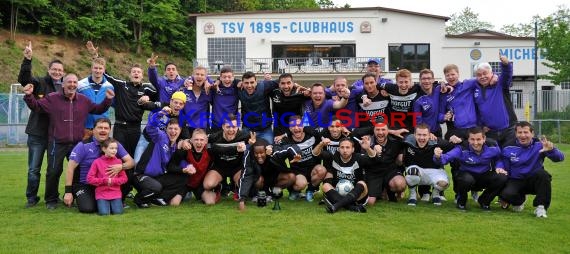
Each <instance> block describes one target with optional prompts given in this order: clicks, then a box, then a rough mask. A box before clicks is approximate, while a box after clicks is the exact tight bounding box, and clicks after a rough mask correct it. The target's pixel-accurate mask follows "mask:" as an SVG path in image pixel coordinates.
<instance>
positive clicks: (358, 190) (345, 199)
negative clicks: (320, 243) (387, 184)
mask: <svg viewBox="0 0 570 254" xmlns="http://www.w3.org/2000/svg"><path fill="white" fill-rule="evenodd" d="M360 145H361V146H362V149H364V150H365V151H366V153H367V155H368V156H366V155H364V154H360V153H354V143H353V141H352V140H351V139H349V138H344V139H342V140H341V141H340V143H339V148H338V151H337V152H335V153H334V155H332V158H331V157H330V153H328V152H322V153H320V154H317V155H322V156H323V157H324V160H325V162H326V164H327V169H328V172H327V174H326V177H325V180H324V181H323V182H324V184H323V191H324V193H325V198H324V202H325V205H326V207H325V208H326V210H327V212H329V213H335V212H337V211H339V210H340V209H342V208H346V209H348V210H350V211H354V212H361V213H365V212H366V208H364V206H363V205H362V203H363V202H365V201H366V200H367V195H368V187H367V186H366V183H365V182H364V170H363V168H362V167H366V166H368V165H371V164H373V163H378V160H380V159H379V158H378V157H376V150H374V149H372V148H371V147H370V138H369V137H368V136H364V137H362V141H361V143H360ZM327 157H328V158H327ZM340 181H350V182H351V183H352V185H353V186H354V188H353V189H352V190H350V191H348V193H346V194H345V195H344V196H343V195H341V194H340V193H339V191H337V190H336V189H335V186H336V185H337V184H338V183H339V182H340ZM344 191H346V190H341V192H344ZM357 201H363V202H357Z"/></svg>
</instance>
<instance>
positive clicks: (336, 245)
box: [0, 145, 570, 253]
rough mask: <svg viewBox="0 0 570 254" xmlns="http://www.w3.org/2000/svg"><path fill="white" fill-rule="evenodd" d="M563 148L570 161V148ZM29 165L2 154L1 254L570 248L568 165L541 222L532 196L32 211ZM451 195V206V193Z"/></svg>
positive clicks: (561, 167) (555, 170) (562, 166)
mask: <svg viewBox="0 0 570 254" xmlns="http://www.w3.org/2000/svg"><path fill="white" fill-rule="evenodd" d="M560 147H561V148H562V150H563V151H564V152H565V154H566V155H567V156H568V154H569V152H570V146H568V145H564V146H560ZM26 161H27V157H26V153H25V152H0V168H1V169H2V177H0V186H2V191H1V192H0V202H1V203H0V205H1V207H2V208H1V209H0V213H1V214H0V224H1V226H2V230H0V253H60V252H71V253H95V252H98V253H101V252H102V253H121V252H124V253H147V252H161V253H170V252H187V253H396V252H397V253H435V252H438V253H568V252H570V247H568V243H567V239H568V235H569V233H568V232H569V230H568V229H570V227H569V226H568V225H570V202H569V201H570V170H568V169H569V168H570V167H569V166H570V163H569V162H568V160H566V161H564V162H562V163H557V164H556V163H551V162H550V161H549V162H548V163H546V167H547V169H548V171H549V172H550V173H551V174H552V176H553V183H552V185H553V196H552V207H551V209H550V210H549V211H548V218H546V219H537V218H535V217H534V215H533V211H534V209H533V208H532V203H531V202H529V201H532V197H531V199H530V200H527V203H526V208H525V210H524V211H523V212H522V213H513V212H511V211H510V210H501V209H500V208H498V207H497V205H494V206H493V207H492V208H494V210H493V211H492V212H491V213H485V212H482V211H480V210H479V209H478V207H477V206H475V204H474V203H473V201H472V200H470V201H469V204H468V206H469V207H468V209H469V210H468V211H467V212H460V211H458V210H457V209H456V208H455V207H454V204H453V201H447V202H444V205H443V206H441V207H433V205H431V204H429V203H424V202H420V203H419V204H418V206H417V207H415V208H413V207H408V206H407V205H406V204H405V202H400V203H388V202H385V201H383V202H380V203H378V204H377V205H376V206H374V207H369V208H368V213H365V214H357V213H352V212H348V211H343V212H339V213H336V214H327V213H326V212H325V209H324V207H323V206H319V205H318V204H317V202H316V201H315V202H313V203H307V202H305V201H289V200H288V199H283V200H282V201H281V207H282V210H281V211H273V210H272V209H271V207H272V205H273V204H272V203H271V204H270V205H268V206H267V207H265V208H258V207H256V206H255V204H253V203H249V204H248V207H247V210H246V211H245V212H239V211H238V210H237V209H236V208H237V205H236V203H235V202H234V201H232V200H231V199H226V200H224V201H222V203H221V204H219V205H216V206H213V207H206V206H204V205H202V204H201V203H198V202H196V201H192V202H190V203H184V205H182V206H181V207H176V208H174V207H165V208H163V207H152V208H150V209H145V210H140V209H137V208H129V209H127V210H126V211H125V214H123V215H120V216H107V217H101V216H98V215H95V214H90V215H86V214H80V213H78V212H77V210H76V209H75V208H73V209H68V208H61V207H60V208H58V209H56V210H55V211H48V210H47V209H46V208H45V206H44V203H43V200H42V201H41V202H40V205H38V206H36V207H34V208H30V209H24V203H25V197H24V193H25V185H26V174H27V172H26V171H27V169H26V165H27V162H26ZM44 168H45V165H44ZM44 173H45V171H44V170H42V182H41V186H40V196H42V197H43V188H44V180H45V179H44V175H43V174H44ZM62 183H63V180H62ZM62 185H63V184H62ZM61 192H63V188H62V189H61ZM446 196H447V198H448V199H449V200H452V196H453V193H452V191H451V190H450V191H447V192H446ZM319 199H320V196H318V197H317V200H319ZM131 207H133V205H132V204H131ZM564 239H566V240H564Z"/></svg>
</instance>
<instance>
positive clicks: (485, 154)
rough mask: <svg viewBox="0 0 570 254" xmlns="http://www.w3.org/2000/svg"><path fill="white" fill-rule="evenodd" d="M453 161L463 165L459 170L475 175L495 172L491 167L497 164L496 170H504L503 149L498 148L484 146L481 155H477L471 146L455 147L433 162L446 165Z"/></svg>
mask: <svg viewBox="0 0 570 254" xmlns="http://www.w3.org/2000/svg"><path fill="white" fill-rule="evenodd" d="M453 160H457V161H459V163H460V164H461V166H460V168H459V170H462V171H467V172H470V173H475V174H482V173H485V172H487V171H489V170H494V168H491V165H492V164H493V163H495V165H496V168H504V165H503V161H502V160H501V149H500V148H499V147H498V146H488V145H486V144H485V145H483V149H482V151H481V154H477V153H475V151H473V148H471V146H470V145H467V146H460V145H458V146H455V148H453V149H451V151H449V152H447V153H445V154H442V155H441V158H440V159H439V160H438V159H436V158H435V155H434V157H433V161H434V162H436V163H441V165H445V164H447V163H449V162H451V161H453Z"/></svg>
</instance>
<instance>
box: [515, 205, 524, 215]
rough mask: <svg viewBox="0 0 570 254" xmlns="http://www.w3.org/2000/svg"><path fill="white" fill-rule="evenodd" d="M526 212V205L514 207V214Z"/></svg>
mask: <svg viewBox="0 0 570 254" xmlns="http://www.w3.org/2000/svg"><path fill="white" fill-rule="evenodd" d="M523 210H524V204H522V205H514V206H513V212H517V213H520V212H522V211H523Z"/></svg>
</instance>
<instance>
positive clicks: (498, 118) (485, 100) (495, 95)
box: [473, 63, 517, 131]
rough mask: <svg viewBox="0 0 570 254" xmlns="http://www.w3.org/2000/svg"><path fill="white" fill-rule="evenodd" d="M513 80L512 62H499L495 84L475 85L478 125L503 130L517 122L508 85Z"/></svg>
mask: <svg viewBox="0 0 570 254" xmlns="http://www.w3.org/2000/svg"><path fill="white" fill-rule="evenodd" d="M512 80H513V64H512V63H509V64H507V65H503V64H501V75H499V82H498V83H497V84H496V85H490V86H487V87H483V86H481V85H479V84H477V86H476V87H475V92H474V95H473V96H474V98H475V105H476V107H477V119H478V120H479V124H478V125H480V126H486V127H488V128H489V129H491V130H497V131H498V130H504V129H507V128H509V127H510V126H513V125H514V124H515V123H516V122H517V116H516V114H515V111H514V110H513V103H512V101H511V95H510V93H509V87H510V86H511V85H512Z"/></svg>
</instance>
